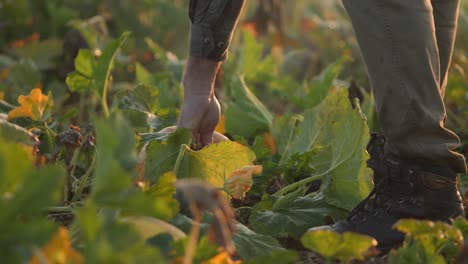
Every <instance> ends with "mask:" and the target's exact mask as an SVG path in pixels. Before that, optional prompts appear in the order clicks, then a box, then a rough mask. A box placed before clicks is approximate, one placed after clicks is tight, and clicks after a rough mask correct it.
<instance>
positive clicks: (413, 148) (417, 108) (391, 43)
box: [343, 0, 466, 172]
mask: <svg viewBox="0 0 468 264" xmlns="http://www.w3.org/2000/svg"><path fill="white" fill-rule="evenodd" d="M343 3H344V5H345V7H346V9H347V11H348V13H349V15H350V17H351V20H352V23H353V26H354V29H355V32H356V36H357V39H358V42H359V45H360V47H361V52H362V55H363V58H364V61H365V62H366V66H367V70H368V72H369V77H370V81H371V85H372V89H373V92H374V96H375V100H376V107H377V109H376V110H377V116H378V119H379V123H380V127H381V128H382V131H383V133H384V135H385V136H386V137H387V140H388V144H387V146H386V152H387V154H388V155H390V156H395V157H397V158H401V159H404V160H414V161H415V162H426V163H427V162H430V163H432V164H433V165H441V166H443V165H449V166H450V167H452V168H453V169H454V170H455V171H457V172H464V171H466V165H465V160H464V157H463V156H462V155H460V154H458V153H456V152H454V151H453V150H454V149H455V148H456V147H457V146H458V145H459V144H460V139H459V138H458V137H457V135H455V134H454V133H453V132H452V131H450V130H448V129H446V128H445V127H444V120H445V116H446V113H445V106H444V103H443V94H444V88H445V83H446V75H447V68H448V65H449V63H450V57H451V53H452V50H453V41H454V37H455V29H456V18H457V11H458V0H437V1H436V0H433V1H432V2H431V1H430V0H343Z"/></svg>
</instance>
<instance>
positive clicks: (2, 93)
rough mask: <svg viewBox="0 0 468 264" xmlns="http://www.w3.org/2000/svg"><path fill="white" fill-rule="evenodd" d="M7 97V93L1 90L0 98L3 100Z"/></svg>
mask: <svg viewBox="0 0 468 264" xmlns="http://www.w3.org/2000/svg"><path fill="white" fill-rule="evenodd" d="M4 98H5V93H4V92H0V100H3V99H4Z"/></svg>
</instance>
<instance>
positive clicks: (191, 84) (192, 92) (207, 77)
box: [182, 56, 221, 99]
mask: <svg viewBox="0 0 468 264" xmlns="http://www.w3.org/2000/svg"><path fill="white" fill-rule="evenodd" d="M220 65H221V62H216V61H212V60H209V59H207V58H203V57H195V56H190V57H189V58H188V61H187V67H186V69H185V74H184V77H183V80H182V83H183V86H184V99H186V98H188V97H191V96H195V97H199V96H204V97H207V98H208V97H212V96H213V95H214V81H215V79H216V74H217V72H218V70H219V67H220Z"/></svg>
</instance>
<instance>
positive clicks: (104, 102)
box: [101, 72, 110, 118]
mask: <svg viewBox="0 0 468 264" xmlns="http://www.w3.org/2000/svg"><path fill="white" fill-rule="evenodd" d="M108 78H109V72H108V74H107V75H106V80H105V81H104V89H103V90H102V98H101V106H102V111H103V112H104V116H105V117H106V118H107V117H109V116H110V112H109V106H108V105H107V85H108Z"/></svg>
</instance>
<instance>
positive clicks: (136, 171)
mask: <svg viewBox="0 0 468 264" xmlns="http://www.w3.org/2000/svg"><path fill="white" fill-rule="evenodd" d="M293 2H294V4H288V3H289V2H288V1H279V0H258V1H249V3H248V6H247V9H246V10H245V11H244V13H243V17H242V19H241V22H240V24H239V26H238V28H237V31H236V35H235V37H234V40H233V43H232V46H231V49H230V53H229V59H228V60H227V61H226V62H225V63H224V64H223V67H222V70H221V71H220V72H219V73H218V76H217V79H216V85H215V86H216V94H217V97H218V98H219V99H220V102H221V104H222V109H223V110H222V120H221V122H220V124H219V125H218V127H217V129H216V131H217V135H216V137H217V140H216V141H217V142H218V141H219V142H218V143H215V144H212V145H210V146H207V147H205V148H203V149H195V148H193V144H192V142H191V132H190V131H187V130H183V129H178V130H176V129H175V127H173V126H174V125H175V124H176V123H177V118H178V116H179V114H180V106H181V102H182V99H183V93H182V91H183V89H182V88H183V87H182V85H181V80H182V74H183V71H184V66H185V59H186V58H187V48H188V35H189V19H188V16H187V5H188V1H186V0H100V1H95V0H80V1H76V0H14V1H11V0H0V263H5V264H10V263H41V264H42V263H54V264H55V263H70V264H80V263H184V264H188V263H215V264H216V263H219V264H221V263H246V264H247V263H248V264H261V263H278V264H281V263H285V264H286V263H304V264H305V263H337V262H339V263H437V264H438V263H467V261H468V221H467V220H465V219H456V220H455V222H454V224H453V225H448V224H445V223H439V222H430V221H416V220H409V219H408V220H401V221H400V222H398V223H397V225H396V226H395V228H397V229H398V230H400V231H401V232H403V233H405V234H406V238H405V242H404V244H403V246H402V247H401V248H399V249H395V250H393V251H391V252H390V253H389V254H388V255H386V256H380V255H379V252H378V251H377V250H376V248H375V246H376V241H375V240H374V239H373V238H370V237H366V236H361V235H358V234H352V233H346V234H338V233H333V232H328V231H322V232H314V233H311V232H307V230H308V229H309V228H311V227H315V226H319V225H324V224H330V223H333V222H334V221H337V220H339V219H342V218H344V217H345V216H346V215H347V213H348V212H349V211H350V210H351V209H352V208H354V207H355V206H356V205H357V204H358V203H359V202H360V201H361V200H362V199H364V198H365V197H366V196H367V195H368V193H369V192H370V191H371V190H372V187H373V183H372V171H371V170H370V169H369V168H367V166H366V161H367V160H368V159H369V154H368V153H367V151H366V145H367V144H368V142H369V140H370V138H371V132H378V131H379V128H378V124H377V123H376V121H375V114H374V110H373V109H374V105H373V99H372V96H371V94H370V89H369V84H368V80H367V76H366V72H365V69H364V65H363V62H362V60H361V59H360V55H359V49H358V47H357V43H356V40H355V38H354V33H353V31H352V28H351V25H350V23H349V20H348V18H347V16H346V13H345V11H344V9H343V8H342V6H341V3H340V1H337V0H327V1H319V0H295V1H293ZM460 12H461V14H460V21H459V35H458V39H457V43H456V50H455V53H454V58H453V62H452V67H451V71H450V78H449V83H448V88H447V93H446V98H445V101H446V105H447V113H448V119H447V126H448V127H450V128H451V129H452V130H454V131H455V132H456V133H457V134H458V135H459V136H460V137H461V138H462V145H461V147H460V149H459V151H460V152H461V153H463V154H464V155H465V156H467V155H468V89H467V87H468V2H462V7H461V10H460ZM465 72H466V73H465ZM223 135H224V136H223ZM460 180H461V183H462V184H461V185H462V186H461V191H462V193H464V187H463V186H464V185H467V184H468V175H460ZM467 186H468V185H467Z"/></svg>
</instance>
